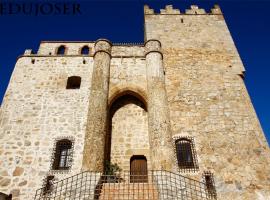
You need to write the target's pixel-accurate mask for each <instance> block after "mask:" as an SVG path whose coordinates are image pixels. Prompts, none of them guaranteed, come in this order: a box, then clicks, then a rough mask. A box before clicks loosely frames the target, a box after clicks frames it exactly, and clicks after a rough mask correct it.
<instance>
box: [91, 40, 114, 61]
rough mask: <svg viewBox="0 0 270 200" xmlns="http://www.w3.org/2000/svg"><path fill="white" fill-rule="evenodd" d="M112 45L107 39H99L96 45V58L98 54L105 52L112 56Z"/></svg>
mask: <svg viewBox="0 0 270 200" xmlns="http://www.w3.org/2000/svg"><path fill="white" fill-rule="evenodd" d="M111 51H112V43H111V42H110V41H109V40H107V39H98V40H97V41H96V43H95V53H94V57H95V55H96V54H97V53H98V52H105V53H107V54H108V55H109V56H111Z"/></svg>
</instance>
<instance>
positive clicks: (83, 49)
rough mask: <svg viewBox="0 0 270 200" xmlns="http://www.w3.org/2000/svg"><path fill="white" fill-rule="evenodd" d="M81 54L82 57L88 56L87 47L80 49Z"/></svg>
mask: <svg viewBox="0 0 270 200" xmlns="http://www.w3.org/2000/svg"><path fill="white" fill-rule="evenodd" d="M81 54H82V55H88V54H89V47H88V46H87V45H85V46H84V47H83V48H82V49H81Z"/></svg>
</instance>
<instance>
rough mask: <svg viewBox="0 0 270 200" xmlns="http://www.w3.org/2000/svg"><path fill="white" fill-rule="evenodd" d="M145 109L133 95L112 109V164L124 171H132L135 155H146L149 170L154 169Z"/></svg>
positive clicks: (121, 100) (119, 100)
mask: <svg viewBox="0 0 270 200" xmlns="http://www.w3.org/2000/svg"><path fill="white" fill-rule="evenodd" d="M145 109H146V108H145V105H144V104H143V103H142V102H141V101H140V100H138V99H137V98H134V97H132V96H131V95H130V96H123V97H122V98H119V99H118V100H117V101H116V102H114V104H113V105H112V107H111V115H112V116H111V124H112V125H111V126H112V128H111V129H112V130H111V162H112V163H117V164H118V165H119V167H120V168H121V169H122V170H127V171H128V170H130V158H131V157H132V156H133V155H144V156H145V157H146V158H147V159H148V160H147V166H148V169H149V170H150V169H152V167H151V160H150V152H149V135H148V118H147V111H146V110H145Z"/></svg>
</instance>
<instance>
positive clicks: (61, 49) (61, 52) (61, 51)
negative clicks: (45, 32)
mask: <svg viewBox="0 0 270 200" xmlns="http://www.w3.org/2000/svg"><path fill="white" fill-rule="evenodd" d="M65 53H66V47H65V46H64V45H61V46H59V47H58V48H57V52H56V54H57V55H65Z"/></svg>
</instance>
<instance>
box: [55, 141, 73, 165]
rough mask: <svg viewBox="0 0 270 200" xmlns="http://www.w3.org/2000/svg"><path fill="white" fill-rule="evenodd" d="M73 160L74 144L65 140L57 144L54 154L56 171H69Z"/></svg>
mask: <svg viewBox="0 0 270 200" xmlns="http://www.w3.org/2000/svg"><path fill="white" fill-rule="evenodd" d="M71 159H72V142H71V141H70V140H67V139H64V140H60V141H58V142H57V143H56V149H55V153H54V162H53V169H54V170H67V169H70V167H71Z"/></svg>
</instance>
